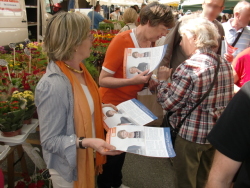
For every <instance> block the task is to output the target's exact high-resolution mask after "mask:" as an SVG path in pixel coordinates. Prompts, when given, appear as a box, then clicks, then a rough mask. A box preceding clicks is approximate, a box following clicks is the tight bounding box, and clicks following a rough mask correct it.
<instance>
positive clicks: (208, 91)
mask: <svg viewBox="0 0 250 188" xmlns="http://www.w3.org/2000/svg"><path fill="white" fill-rule="evenodd" d="M216 60H217V62H218V65H217V68H216V70H215V74H214V80H213V82H212V83H211V85H210V87H209V89H208V90H207V92H206V93H205V94H204V95H203V96H202V98H201V99H200V100H199V101H198V102H197V103H196V105H195V106H194V107H193V108H192V109H191V110H190V111H189V112H188V113H187V115H186V116H185V117H184V118H183V119H182V120H181V122H180V123H179V124H178V125H177V126H176V128H175V132H176V134H177V133H178V132H179V130H180V128H181V126H182V124H183V123H184V122H185V120H186V119H187V117H188V116H190V114H191V113H192V112H193V111H194V110H195V109H196V108H197V107H198V106H199V105H200V104H201V103H202V102H203V101H204V99H205V98H206V97H207V96H208V95H209V93H210V92H211V90H212V89H213V87H214V84H215V82H216V80H217V78H218V73H219V69H220V58H219V56H218V55H217V58H216Z"/></svg>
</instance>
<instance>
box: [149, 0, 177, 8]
mask: <svg viewBox="0 0 250 188" xmlns="http://www.w3.org/2000/svg"><path fill="white" fill-rule="evenodd" d="M154 1H155V0H149V1H148V2H149V3H152V2H154ZM158 2H159V3H161V4H164V5H169V6H173V7H177V6H178V5H179V4H180V0H159V1H158Z"/></svg>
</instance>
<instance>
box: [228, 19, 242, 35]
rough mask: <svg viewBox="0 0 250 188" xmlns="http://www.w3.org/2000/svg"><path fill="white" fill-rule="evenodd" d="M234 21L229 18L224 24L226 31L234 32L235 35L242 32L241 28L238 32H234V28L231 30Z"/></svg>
mask: <svg viewBox="0 0 250 188" xmlns="http://www.w3.org/2000/svg"><path fill="white" fill-rule="evenodd" d="M233 20H234V18H231V19H230V20H228V21H227V22H226V24H225V25H226V27H227V30H228V31H234V32H235V33H239V32H241V31H242V30H243V28H241V29H239V30H238V31H236V29H235V28H233V26H232V21H233Z"/></svg>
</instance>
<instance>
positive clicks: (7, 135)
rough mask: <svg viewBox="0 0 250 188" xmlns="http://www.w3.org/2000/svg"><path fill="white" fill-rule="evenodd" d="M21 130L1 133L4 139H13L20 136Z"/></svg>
mask: <svg viewBox="0 0 250 188" xmlns="http://www.w3.org/2000/svg"><path fill="white" fill-rule="evenodd" d="M21 130H22V128H20V129H18V130H16V131H10V132H2V136H5V137H13V136H17V135H20V134H21Z"/></svg>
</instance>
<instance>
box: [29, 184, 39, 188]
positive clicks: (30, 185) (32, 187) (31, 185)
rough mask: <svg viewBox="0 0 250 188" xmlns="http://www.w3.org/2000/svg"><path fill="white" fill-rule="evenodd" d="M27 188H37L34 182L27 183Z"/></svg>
mask: <svg viewBox="0 0 250 188" xmlns="http://www.w3.org/2000/svg"><path fill="white" fill-rule="evenodd" d="M28 188H37V187H36V184H35V183H31V184H29V186H28Z"/></svg>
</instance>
